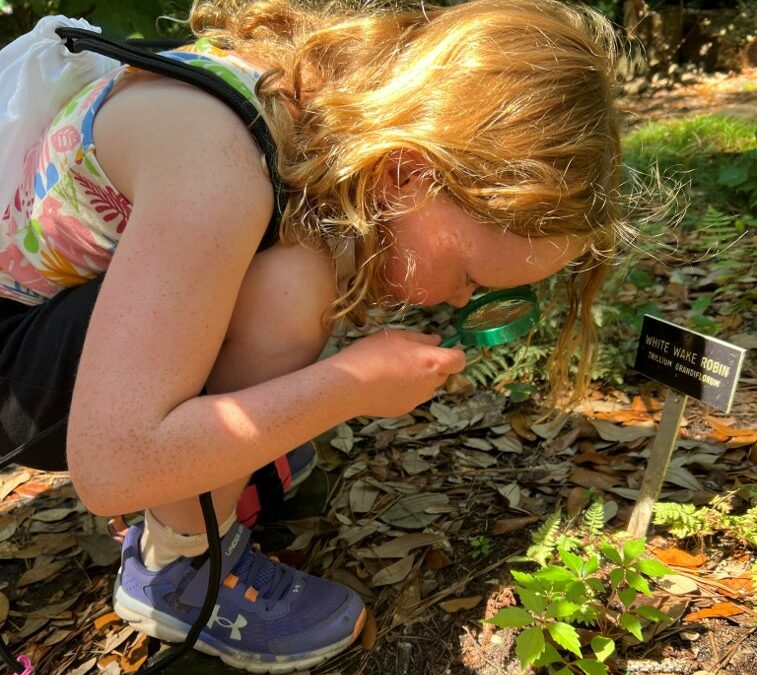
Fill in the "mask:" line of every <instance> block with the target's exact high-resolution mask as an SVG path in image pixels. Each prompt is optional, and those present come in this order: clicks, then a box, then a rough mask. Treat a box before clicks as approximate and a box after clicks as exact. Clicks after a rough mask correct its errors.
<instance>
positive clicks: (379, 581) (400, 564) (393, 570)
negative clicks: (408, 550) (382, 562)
mask: <svg viewBox="0 0 757 675" xmlns="http://www.w3.org/2000/svg"><path fill="white" fill-rule="evenodd" d="M414 562H415V556H414V555H409V556H407V557H406V558H402V560H398V561H397V562H395V563H392V564H391V565H387V566H386V567H384V569H382V570H379V571H378V572H376V574H374V575H373V579H371V585H373V586H387V585H389V584H396V583H399V582H400V581H403V580H404V579H405V578H406V577H407V575H408V574H410V570H411V569H413V563H414Z"/></svg>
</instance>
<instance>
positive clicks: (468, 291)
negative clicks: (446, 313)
mask: <svg viewBox="0 0 757 675" xmlns="http://www.w3.org/2000/svg"><path fill="white" fill-rule="evenodd" d="M476 288H478V286H477V285H476V284H475V283H472V284H467V285H466V286H465V287H464V288H463V290H462V291H460V293H458V294H457V295H456V296H455V297H454V298H452V299H450V301H449V304H450V305H452V306H453V307H458V308H460V307H465V305H467V304H468V303H469V302H470V299H471V297H472V296H473V294H474V293H475V292H476Z"/></svg>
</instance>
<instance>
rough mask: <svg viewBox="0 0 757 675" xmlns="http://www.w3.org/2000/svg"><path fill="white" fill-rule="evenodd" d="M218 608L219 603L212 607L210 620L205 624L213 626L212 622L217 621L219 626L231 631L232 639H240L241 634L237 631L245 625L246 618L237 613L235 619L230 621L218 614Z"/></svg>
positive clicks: (209, 626)
mask: <svg viewBox="0 0 757 675" xmlns="http://www.w3.org/2000/svg"><path fill="white" fill-rule="evenodd" d="M220 608H221V606H220V605H216V606H215V607H213V613H212V614H211V615H210V620H209V621H208V624H207V626H208V628H213V624H214V623H217V624H218V625H219V626H223V627H224V628H228V629H229V630H230V631H231V636H230V637H231V639H232V640H241V639H242V634H241V633H240V632H239V629H240V628H244V627H245V626H246V625H247V619H245V618H244V617H243V616H242V615H241V614H237V620H236V621H235V622H234V623H232V622H231V619H227V618H226V617H225V616H219V615H218V610H219V609H220Z"/></svg>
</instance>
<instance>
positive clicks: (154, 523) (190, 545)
mask: <svg viewBox="0 0 757 675" xmlns="http://www.w3.org/2000/svg"><path fill="white" fill-rule="evenodd" d="M236 520H237V512H236V509H234V511H232V513H231V515H230V516H229V517H228V518H227V519H226V520H225V521H224V522H223V523H220V524H219V526H218V532H219V534H220V535H221V536H222V537H223V535H225V534H226V533H227V532H228V531H229V530H230V529H231V526H232V525H233V524H234V523H235V522H236ZM207 549H208V538H207V536H206V535H205V533H204V532H203V533H201V534H179V533H178V532H174V531H173V530H172V529H171V528H170V527H168V525H163V523H161V522H159V521H158V519H157V518H156V517H155V516H154V515H153V513H152V512H151V511H150V509H147V510H146V511H145V529H144V532H143V533H142V538H141V539H140V541H139V552H140V553H141V555H142V564H143V565H144V566H145V567H146V568H147V569H148V570H150V571H151V572H158V571H160V570H162V569H163V568H164V567H165V566H166V565H169V564H170V563H172V562H173V561H174V560H178V559H179V558H181V557H185V558H194V557H196V556H198V555H201V554H202V553H205V551H207Z"/></svg>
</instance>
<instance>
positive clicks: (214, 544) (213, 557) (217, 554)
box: [138, 492, 221, 675]
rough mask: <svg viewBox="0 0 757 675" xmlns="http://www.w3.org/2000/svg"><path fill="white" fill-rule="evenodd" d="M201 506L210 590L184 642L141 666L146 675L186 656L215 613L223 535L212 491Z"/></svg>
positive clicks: (201, 502)
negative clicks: (205, 536)
mask: <svg viewBox="0 0 757 675" xmlns="http://www.w3.org/2000/svg"><path fill="white" fill-rule="evenodd" d="M200 506H201V507H202V517H203V519H204V520H205V532H206V533H207V535H208V557H209V559H210V563H209V567H210V569H209V575H208V590H207V592H206V593H205V602H203V604H202V608H201V609H200V614H199V616H198V617H197V619H196V620H195V622H194V624H192V628H191V629H190V630H189V633H187V637H186V638H185V639H184V642H183V643H182V644H181V645H179V646H178V647H174V648H173V649H171V650H170V651H168V652H166V654H165V656H163V657H162V658H161V659H160V660H159V661H157V662H156V663H154V664H153V665H151V666H149V667H148V668H147V669H146V670H144V669H142V668H140V669H139V671H138V672H140V673H144V675H148V673H157V672H158V671H160V670H163V668H165V667H166V666H167V665H168V664H169V663H173V662H174V661H176V659H178V658H180V657H181V656H184V654H186V653H187V652H188V651H189V650H190V649H192V647H194V645H195V642H197V638H199V637H200V633H201V632H202V629H203V628H205V624H206V623H207V622H208V620H209V619H210V615H211V614H212V613H213V606H214V605H215V604H216V600H217V598H218V589H219V587H220V586H221V537H220V536H219V533H218V521H217V520H216V512H215V509H214V508H213V498H212V497H211V495H210V492H203V493H202V494H201V495H200Z"/></svg>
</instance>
